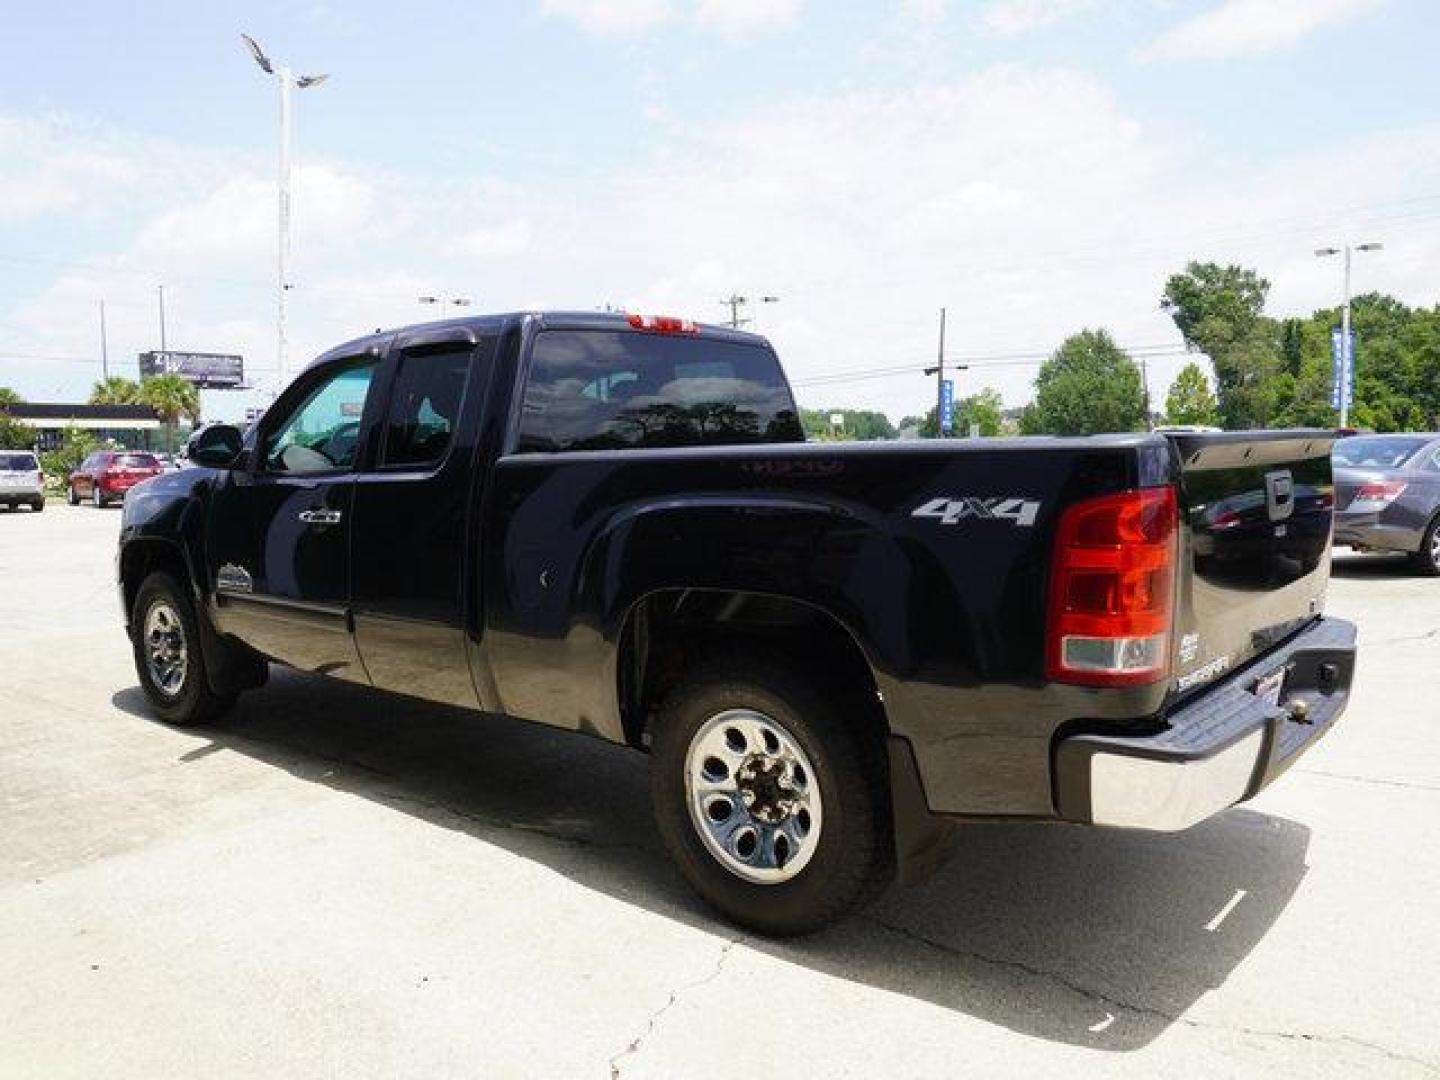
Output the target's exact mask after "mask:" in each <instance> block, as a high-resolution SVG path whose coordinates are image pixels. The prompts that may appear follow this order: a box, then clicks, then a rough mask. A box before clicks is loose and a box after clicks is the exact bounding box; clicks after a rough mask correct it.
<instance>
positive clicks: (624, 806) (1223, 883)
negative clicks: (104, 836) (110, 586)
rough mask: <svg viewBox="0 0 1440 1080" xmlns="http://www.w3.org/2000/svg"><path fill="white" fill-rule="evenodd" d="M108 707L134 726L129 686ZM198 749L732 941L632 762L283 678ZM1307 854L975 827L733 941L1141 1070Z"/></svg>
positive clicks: (323, 683) (1200, 839) (1219, 827)
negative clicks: (852, 906)
mask: <svg viewBox="0 0 1440 1080" xmlns="http://www.w3.org/2000/svg"><path fill="white" fill-rule="evenodd" d="M113 701H114V704H115V706H116V707H117V708H119V709H122V710H124V711H126V712H129V713H132V714H134V715H136V716H140V717H144V718H146V719H149V713H148V711H147V709H146V706H145V701H144V698H143V696H142V694H141V693H140V690H139V689H138V687H131V688H129V689H126V690H122V691H120V692H119V693H117V694H116V695H115V696H114V698H113ZM205 734H206V735H208V737H209V738H210V739H211V740H212V741H211V742H210V744H209V745H207V746H202V747H200V748H198V749H196V750H192V751H190V752H189V753H187V754H185V755H184V756H183V757H182V759H181V760H182V761H190V760H195V759H198V758H200V757H203V756H206V755H209V754H211V753H217V752H224V751H230V752H235V753H240V754H245V755H247V756H249V757H251V758H254V759H256V760H259V761H263V762H265V763H267V764H270V765H273V766H277V767H279V768H282V769H285V770H286V771H287V772H289V773H291V774H293V775H294V776H296V777H299V778H301V779H303V780H307V781H311V782H315V783H322V784H325V785H327V786H329V787H332V788H335V789H338V790H341V791H345V792H348V793H351V794H355V795H360V796H363V797H365V798H368V799H372V800H374V801H376V802H379V803H382V804H384V805H386V806H389V807H393V808H395V809H397V810H400V811H403V812H405V813H407V814H411V815H414V816H415V817H417V818H419V819H421V820H423V821H425V822H427V823H429V824H432V825H436V826H439V827H442V828H447V829H454V830H458V831H461V832H464V833H466V834H468V835H470V836H473V837H475V838H476V839H478V840H481V841H483V842H485V843H489V844H496V845H499V846H501V847H503V848H505V849H507V850H509V851H511V852H513V853H515V854H518V855H521V856H522V857H525V858H529V859H534V860H536V861H539V862H541V863H544V864H545V865H546V866H548V867H550V868H552V869H554V870H556V871H557V872H559V873H562V874H565V875H566V876H567V877H569V878H570V879H572V880H574V881H576V882H577V883H579V884H581V885H583V886H585V887H587V888H591V889H595V890H598V891H601V892H604V893H606V894H608V895H611V896H615V897H617V898H620V899H623V900H625V901H626V902H627V903H631V904H636V905H640V906H642V907H644V908H647V909H649V910H651V911H654V912H656V913H658V914H660V915H663V916H665V917H667V918H672V919H676V920H679V921H681V922H684V923H688V924H690V925H693V926H696V927H699V928H703V929H705V930H708V931H711V932H717V933H722V934H727V935H729V936H731V937H735V936H738V934H737V932H735V931H733V930H732V929H731V928H729V927H725V926H723V925H719V924H717V922H716V920H714V919H713V918H711V917H710V916H709V914H708V912H707V911H706V909H704V908H703V907H701V905H700V904H699V902H698V901H697V900H695V899H694V898H693V897H692V895H691V894H690V892H689V890H688V888H687V887H686V886H685V884H684V882H683V881H682V880H681V879H680V877H679V875H678V873H677V872H676V871H675V870H674V869H673V868H672V867H671V865H670V863H669V861H668V859H667V857H666V855H665V853H664V851H663V849H662V848H661V845H660V841H659V838H658V836H657V835H656V833H655V830H654V827H653V825H652V824H651V819H650V812H649V802H648V791H647V777H646V769H645V762H644V759H643V758H642V757H641V756H640V755H638V754H636V753H633V752H631V751H628V750H623V749H620V748H617V747H613V746H610V745H609V744H606V743H602V742H599V741H597V740H593V739H584V738H576V737H575V736H574V735H572V734H570V733H566V732H559V731H553V730H550V729H547V728H543V727H540V726H538V725H531V724H525V723H520V722H517V721H513V720H507V719H503V718H497V717H488V716H478V715H476V714H474V713H469V712H464V711H462V710H457V709H446V708H441V707H438V706H432V705H429V704H426V703H423V702H417V701H413V700H409V699H405V698H397V697H391V696H387V695H383V694H376V693H373V692H371V691H368V690H364V689H362V688H359V687H353V686H349V685H347V684H343V683H337V682H335V681H333V680H324V679H320V678H317V677H313V676H306V675H300V674H296V673H294V672H291V671H288V670H285V669H280V668H276V669H275V670H274V672H273V674H272V677H271V681H270V683H269V685H268V686H267V687H265V688H264V689H263V690H259V691H256V692H254V693H251V694H247V695H245V696H243V697H242V698H241V699H240V702H239V704H237V706H236V707H235V709H234V712H233V713H232V714H231V715H230V716H229V717H228V718H227V719H226V721H225V722H224V724H223V726H221V727H219V728H216V729H213V730H211V731H208V732H206V733H205ZM1309 837H1310V833H1309V830H1308V829H1307V828H1305V827H1304V826H1303V825H1300V824H1297V823H1295V822H1292V821H1287V820H1285V819H1282V818H1276V817H1272V816H1270V815H1266V814H1262V813H1258V812H1255V811H1252V810H1246V809H1238V810H1232V811H1230V812H1228V813H1226V814H1223V815H1221V816H1220V817H1218V818H1216V819H1214V820H1212V821H1210V822H1208V823H1206V824H1204V825H1201V826H1197V827H1196V828H1194V829H1192V830H1190V831H1189V832H1186V833H1183V834H1180V835H1154V834H1145V833H1132V832H1121V831H1107V830H1098V829H1078V828H1067V827H1063V826H1062V827H1050V826H1040V825H977V826H974V827H971V828H967V829H964V830H961V831H960V833H959V834H958V836H957V839H956V843H955V851H954V857H953V858H952V859H951V860H950V861H949V862H948V863H947V864H946V865H945V866H944V867H943V868H942V869H941V870H940V871H939V872H938V873H937V874H936V875H935V876H934V877H932V878H931V879H929V880H928V881H926V882H925V883H923V884H921V885H919V886H915V887H912V888H901V887H898V886H897V887H895V888H892V889H891V890H890V891H889V892H888V893H887V894H885V896H883V897H882V898H881V899H880V900H879V901H878V902H877V903H875V904H873V905H872V906H871V907H870V908H869V909H868V910H867V911H865V912H863V913H862V914H860V915H858V916H855V917H852V918H850V919H848V920H846V921H845V922H843V923H842V924H840V925H839V926H836V927H834V928H833V929H831V930H828V931H826V932H824V933H822V934H818V935H815V936H813V937H809V938H804V939H800V940H793V941H781V942H774V941H766V940H763V939H756V938H752V937H747V938H746V939H745V942H746V945H747V946H748V947H750V948H753V949H756V950H759V951H761V952H764V953H766V954H769V955H771V956H773V957H776V958H778V959H780V960H783V961H785V962H788V963H794V964H800V965H803V966H806V967H808V968H811V969H813V970H815V971H818V972H822V973H824V974H827V975H831V976H834V977H838V978H842V979H847V980H852V981H856V982H860V983H863V984H866V985H869V986H873V987H877V988H879V989H883V990H886V991H889V992H891V993H896V994H904V995H907V996H910V997H913V998H916V999H919V1000H923V1001H926V1002H929V1003H931V1004H934V1005H937V1006H940V1007H942V1008H945V1009H952V1010H956V1011H958V1012H962V1013H965V1014H967V1015H969V1016H973V1017H976V1018H978V1019H981V1020H984V1021H987V1022H989V1023H994V1024H1000V1025H1003V1026H1004V1027H1007V1028H1010V1029H1011V1030H1013V1031H1016V1032H1020V1033H1023V1034H1025V1035H1031V1036H1036V1037H1039V1038H1044V1039H1049V1040H1054V1041H1058V1042H1063V1043H1069V1044H1074V1045H1079V1046H1087V1047H1091V1048H1094V1049H1103V1050H1112V1051H1126V1050H1134V1049H1138V1048H1140V1047H1143V1046H1145V1045H1146V1044H1148V1043H1150V1042H1151V1041H1152V1040H1154V1039H1155V1038H1157V1037H1158V1036H1159V1035H1160V1034H1161V1033H1162V1032H1163V1031H1165V1030H1166V1029H1167V1028H1168V1027H1169V1026H1170V1025H1171V1024H1173V1023H1175V1022H1176V1021H1177V1020H1179V1019H1180V1018H1182V1017H1183V1016H1184V1014H1185V1012H1186V1010H1187V1009H1189V1008H1190V1007H1191V1006H1192V1005H1193V1004H1194V1003H1195V1002H1196V1000H1197V999H1199V998H1200V997H1201V996H1202V995H1203V994H1205V993H1206V992H1207V991H1209V990H1212V989H1213V988H1215V987H1217V986H1219V985H1220V984H1222V983H1223V982H1224V981H1225V979H1226V978H1227V977H1228V975H1229V974H1230V972H1231V971H1232V970H1233V969H1234V968H1235V967H1236V965H1238V964H1239V963H1240V962H1241V961H1242V960H1243V959H1244V958H1245V956H1246V955H1247V954H1249V952H1250V951H1251V950H1252V949H1253V948H1254V947H1255V945H1256V944H1257V943H1258V942H1259V941H1260V940H1261V939H1262V938H1263V937H1264V936H1265V934H1266V933H1267V932H1268V930H1269V929H1270V927H1271V926H1272V925H1273V924H1274V922H1275V920H1276V919H1277V918H1278V917H1279V915H1280V913H1281V912H1282V911H1283V910H1284V908H1285V906H1286V904H1287V903H1288V902H1289V900H1290V898H1291V896H1292V895H1293V894H1294V893H1295V890H1296V888H1297V887H1298V885H1299V883H1300V881H1301V879H1302V878H1303V877H1304V875H1305V870H1306V866H1305V854H1306V850H1307V848H1308V845H1309ZM1242 891H1243V895H1241V898H1240V899H1239V902H1238V903H1235V904H1234V905H1233V910H1232V911H1230V912H1229V913H1228V914H1227V915H1225V917H1224V918H1223V921H1221V922H1219V923H1218V925H1217V923H1216V919H1217V916H1219V915H1220V913H1221V912H1222V909H1225V908H1226V907H1227V905H1230V904H1231V902H1232V901H1233V900H1234V899H1235V897H1236V896H1237V894H1241V893H1242ZM1212 926H1213V927H1214V929H1210V927H1212Z"/></svg>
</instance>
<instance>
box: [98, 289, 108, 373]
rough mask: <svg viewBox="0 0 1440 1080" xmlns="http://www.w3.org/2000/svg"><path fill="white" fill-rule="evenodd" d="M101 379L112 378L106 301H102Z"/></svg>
mask: <svg viewBox="0 0 1440 1080" xmlns="http://www.w3.org/2000/svg"><path fill="white" fill-rule="evenodd" d="M100 378H101V379H102V380H106V379H109V378H110V347H109V344H108V342H107V341H106V337H105V301H104V300H101V301H100Z"/></svg>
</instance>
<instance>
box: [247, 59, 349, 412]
mask: <svg viewBox="0 0 1440 1080" xmlns="http://www.w3.org/2000/svg"><path fill="white" fill-rule="evenodd" d="M240 36H241V37H242V38H244V39H245V44H246V46H247V47H248V48H249V50H250V55H251V56H252V57H253V58H254V60H255V63H256V64H257V65H258V66H259V68H260V70H261V71H263V72H265V74H267V75H272V76H274V77H275V82H276V84H277V90H278V93H279V105H280V168H279V175H278V176H277V178H276V187H277V188H278V193H279V194H278V205H277V210H278V213H277V217H278V219H279V220H278V222H277V226H278V232H279V236H278V237H277V243H276V267H275V277H276V282H275V285H276V287H275V370H276V383H275V385H276V389H275V394H278V393H279V391H280V389H282V388H283V387H284V386H285V381H286V378H287V377H288V375H289V368H290V340H289V325H288V322H289V310H288V309H289V304H288V300H289V297H288V293H289V291H290V157H291V149H292V148H291V138H290V130H291V122H290V88H291V86H294V87H295V88H297V89H300V90H304V89H306V88H308V87H311V86H319V85H320V84H321V83H322V82H324V81H325V80H326V79H328V78H329V77H330V76H328V75H296V74H295V73H294V72H292V71H291V70H290V67H289V65H287V64H281V63H276V62H274V61H272V60H271V59H270V57H268V56H266V55H265V52H264V50H263V49H261V48H260V46H259V45H258V44H257V43H256V41H255V39H254V38H252V37H250V36H249V35H248V34H241V35H240ZM272 396H273V395H272Z"/></svg>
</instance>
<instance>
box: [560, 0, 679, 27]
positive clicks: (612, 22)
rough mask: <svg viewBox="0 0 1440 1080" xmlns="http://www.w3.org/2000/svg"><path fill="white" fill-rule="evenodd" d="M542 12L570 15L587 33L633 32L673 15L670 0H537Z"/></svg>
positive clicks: (668, 18)
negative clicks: (539, 1) (539, 0)
mask: <svg viewBox="0 0 1440 1080" xmlns="http://www.w3.org/2000/svg"><path fill="white" fill-rule="evenodd" d="M540 10H541V11H542V12H543V13H544V14H546V15H559V16H563V17H565V18H569V19H573V20H574V21H575V22H577V23H579V24H580V26H581V27H582V28H584V29H585V30H588V31H590V32H591V33H598V34H616V33H621V34H623V33H636V32H639V31H643V30H649V29H652V28H653V27H656V26H659V25H661V24H662V23H666V22H669V21H670V20H671V19H673V18H674V17H675V14H676V5H675V3H674V2H673V0H541V3H540Z"/></svg>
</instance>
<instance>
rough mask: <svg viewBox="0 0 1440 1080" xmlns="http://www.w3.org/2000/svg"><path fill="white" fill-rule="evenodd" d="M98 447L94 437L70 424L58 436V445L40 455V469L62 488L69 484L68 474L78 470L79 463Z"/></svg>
mask: <svg viewBox="0 0 1440 1080" xmlns="http://www.w3.org/2000/svg"><path fill="white" fill-rule="evenodd" d="M99 445H100V444H99V443H98V442H96V440H95V436H93V435H91V434H90V433H89V432H88V431H82V430H80V429H79V428H77V427H75V426H74V425H73V424H71V425H70V426H68V427H66V428H65V431H64V433H63V434H62V435H61V436H60V442H59V444H58V445H57V446H56V447H55V448H54V449H53V450H47V451H45V453H43V454H41V455H40V467H41V468H42V469H44V470H45V475H46V476H47V477H50V478H51V479H54V480H57V481H58V482H59V483H60V486H61V487H64V486H65V485H66V484H68V483H69V482H70V474H71V473H72V472H74V471H75V470H76V469H78V468H79V467H80V462H82V461H84V460H85V459H86V458H87V457H88V456H89V455H90V453H91V451H93V450H94V449H95V448H96V447H98V446H99Z"/></svg>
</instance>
